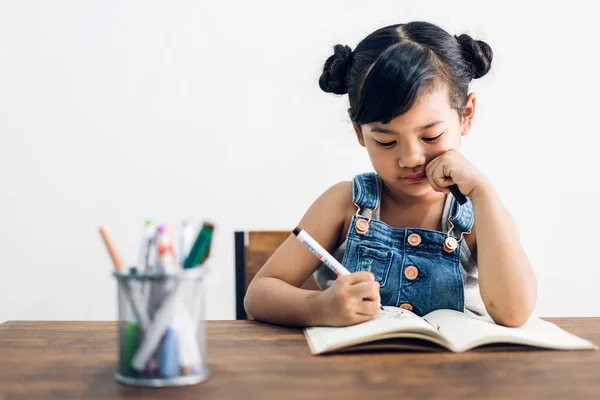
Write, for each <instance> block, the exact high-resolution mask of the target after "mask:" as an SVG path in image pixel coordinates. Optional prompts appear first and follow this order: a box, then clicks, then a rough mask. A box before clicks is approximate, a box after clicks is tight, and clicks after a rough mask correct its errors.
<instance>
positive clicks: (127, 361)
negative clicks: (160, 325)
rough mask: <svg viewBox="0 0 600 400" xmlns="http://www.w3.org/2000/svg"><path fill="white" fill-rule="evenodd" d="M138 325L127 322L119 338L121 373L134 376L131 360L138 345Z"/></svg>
mask: <svg viewBox="0 0 600 400" xmlns="http://www.w3.org/2000/svg"><path fill="white" fill-rule="evenodd" d="M139 333H140V326H139V325H138V324H136V323H133V322H129V323H128V324H127V328H126V331H125V333H124V335H123V337H122V338H121V340H122V342H121V360H120V361H121V363H120V364H121V371H120V372H121V375H123V376H134V375H135V374H136V372H135V371H134V370H133V368H131V360H133V355H134V354H135V351H136V350H137V347H138V339H139Z"/></svg>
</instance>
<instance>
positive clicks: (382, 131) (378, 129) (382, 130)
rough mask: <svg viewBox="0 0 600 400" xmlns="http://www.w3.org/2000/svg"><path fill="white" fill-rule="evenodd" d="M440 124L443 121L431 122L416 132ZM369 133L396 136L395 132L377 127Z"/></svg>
mask: <svg viewBox="0 0 600 400" xmlns="http://www.w3.org/2000/svg"><path fill="white" fill-rule="evenodd" d="M442 122H444V121H433V122H430V123H428V124H427V125H423V126H422V127H420V128H417V130H418V131H426V130H427V129H429V128H433V127H434V126H436V125H438V124H441V123H442ZM371 131H373V132H381V133H389V134H392V135H395V134H396V132H395V131H392V130H390V129H386V128H382V127H379V126H376V127H374V128H372V129H371Z"/></svg>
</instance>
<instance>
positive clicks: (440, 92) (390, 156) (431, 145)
mask: <svg viewBox="0 0 600 400" xmlns="http://www.w3.org/2000/svg"><path fill="white" fill-rule="evenodd" d="M474 112H475V95H474V94H472V93H471V94H470V95H469V97H468V99H467V103H466V106H465V109H464V111H463V113H462V121H461V119H460V117H459V115H458V112H457V111H456V110H455V109H453V108H451V106H450V102H449V97H448V91H447V89H446V87H445V86H443V85H436V86H433V87H432V88H431V90H426V91H424V92H423V93H422V94H421V96H420V97H419V98H418V99H417V101H416V102H415V104H414V105H413V106H412V107H411V108H410V110H408V111H407V112H406V113H404V114H402V115H399V116H398V117H396V118H394V119H393V120H391V121H390V122H389V123H388V124H382V123H380V122H372V123H369V124H364V125H361V126H359V125H358V124H356V123H355V124H354V129H355V131H356V134H357V137H358V141H359V143H360V144H361V145H362V146H363V147H365V148H366V149H367V152H368V153H369V157H370V159H371V163H372V164H373V167H374V168H375V172H377V174H378V175H379V176H380V177H381V178H382V179H383V182H384V183H385V186H386V189H387V191H388V193H390V194H391V195H392V196H394V197H396V198H398V199H407V198H414V197H422V196H425V195H427V194H431V193H432V192H433V188H432V187H431V185H430V184H429V182H428V180H427V178H426V177H425V166H426V165H427V163H428V162H430V161H431V160H433V159H434V158H436V157H438V156H439V155H441V154H442V153H444V152H446V151H448V150H450V149H454V150H460V138H461V136H464V135H466V134H467V132H468V130H469V128H470V127H471V123H472V118H473V114H474Z"/></svg>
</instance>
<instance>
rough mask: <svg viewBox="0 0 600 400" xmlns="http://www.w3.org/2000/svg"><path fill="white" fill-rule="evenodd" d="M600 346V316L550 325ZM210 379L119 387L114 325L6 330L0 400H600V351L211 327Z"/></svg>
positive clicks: (238, 325)
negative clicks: (402, 347) (398, 348)
mask: <svg viewBox="0 0 600 400" xmlns="http://www.w3.org/2000/svg"><path fill="white" fill-rule="evenodd" d="M548 320H550V321H552V322H554V323H556V324H557V325H559V326H561V327H562V328H564V329H566V330H568V331H570V332H572V333H574V334H576V335H579V336H582V337H584V338H586V339H589V340H591V341H592V342H594V343H596V344H600V318H550V319H548ZM208 333H209V342H208V348H209V360H208V361H209V368H210V370H211V376H210V377H209V378H208V380H206V381H205V382H203V383H200V384H198V385H195V386H188V387H179V388H159V389H154V388H138V387H129V386H125V385H121V384H119V383H117V382H116V381H115V379H114V371H115V365H116V341H115V338H116V324H115V323H114V322H36V321H31V322H18V321H11V322H6V323H4V324H1V325H0V399H3V400H11V399H37V398H44V399H86V400H88V399H114V398H117V399H121V398H123V399H125V398H143V399H167V398H172V399H284V400H292V399H300V398H302V399H338V398H339V399H366V400H375V399H381V398H390V399H410V398H421V399H461V400H464V399H470V398H474V399H511V400H512V399H568V400H571V399H600V351H537V350H536V351H520V352H493V353H492V352H468V353H464V354H454V353H433V354H431V353H398V352H397V353H393V352H388V353H362V354H356V353H355V354H340V355H330V356H311V355H310V353H309V350H308V345H307V343H306V340H305V339H304V336H303V334H302V331H301V330H299V329H290V328H283V327H277V326H271V325H264V324H261V323H258V322H253V321H209V322H208Z"/></svg>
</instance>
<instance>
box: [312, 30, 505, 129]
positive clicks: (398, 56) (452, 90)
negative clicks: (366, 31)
mask: <svg viewBox="0 0 600 400" xmlns="http://www.w3.org/2000/svg"><path fill="white" fill-rule="evenodd" d="M333 50H334V54H333V55H332V56H330V57H329V58H328V59H327V61H326V62H325V66H324V67H323V74H322V75H321V77H320V78H319V86H320V87H321V89H322V90H324V91H325V92H327V93H335V94H340V95H341V94H345V93H348V98H349V100H350V116H351V119H352V121H353V122H356V123H358V124H368V123H370V122H375V121H377V122H381V123H384V124H387V123H389V122H390V121H391V120H392V119H394V118H395V117H397V116H398V115H401V114H403V113H404V112H406V111H408V110H409V109H410V108H411V107H412V106H413V104H414V103H415V101H416V100H417V99H418V97H419V95H420V94H421V93H423V91H424V90H426V89H428V88H431V87H432V86H433V85H434V84H435V83H445V84H446V85H447V87H448V89H449V96H450V99H449V101H450V105H451V106H452V108H454V109H456V110H457V111H461V110H462V109H463V107H464V106H465V103H466V100H467V94H468V86H469V82H470V81H471V80H472V79H477V78H481V77H482V76H484V75H485V74H486V73H487V72H488V71H489V70H490V66H491V63H492V57H493V53H492V49H491V48H490V46H489V45H488V44H487V43H485V42H482V41H479V40H474V39H473V38H471V37H470V36H469V35H466V34H462V35H460V36H452V35H450V34H449V33H448V32H446V31H445V30H443V29H442V28H440V27H438V26H436V25H434V24H431V23H428V22H421V21H416V22H410V23H407V24H397V25H390V26H387V27H384V28H381V29H378V30H376V31H375V32H373V33H371V34H370V35H369V36H367V37H366V38H364V39H363V40H362V41H361V42H360V43H359V44H358V45H357V46H356V49H355V50H354V51H352V49H351V48H350V47H348V46H343V45H340V44H338V45H335V46H334V49H333ZM459 115H461V114H460V113H459Z"/></svg>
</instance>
